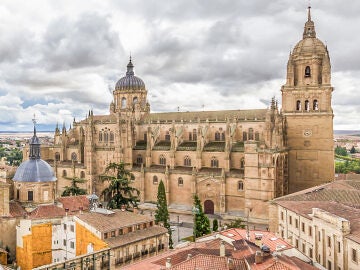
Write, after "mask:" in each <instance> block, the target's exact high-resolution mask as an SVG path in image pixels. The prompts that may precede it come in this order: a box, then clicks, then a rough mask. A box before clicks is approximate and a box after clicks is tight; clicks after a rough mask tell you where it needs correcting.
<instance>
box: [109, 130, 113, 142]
mask: <svg viewBox="0 0 360 270" xmlns="http://www.w3.org/2000/svg"><path fill="white" fill-rule="evenodd" d="M110 142H114V132H112V131H111V132H110Z"/></svg>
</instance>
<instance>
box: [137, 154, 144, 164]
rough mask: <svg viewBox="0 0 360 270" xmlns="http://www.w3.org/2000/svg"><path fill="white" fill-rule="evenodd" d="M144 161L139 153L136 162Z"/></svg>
mask: <svg viewBox="0 0 360 270" xmlns="http://www.w3.org/2000/svg"><path fill="white" fill-rule="evenodd" d="M142 163H143V158H142V155H137V157H136V164H138V165H141V164H142Z"/></svg>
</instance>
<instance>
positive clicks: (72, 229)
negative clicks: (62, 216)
mask: <svg viewBox="0 0 360 270" xmlns="http://www.w3.org/2000/svg"><path fill="white" fill-rule="evenodd" d="M70 231H72V232H74V231H75V226H74V225H72V224H71V225H70Z"/></svg>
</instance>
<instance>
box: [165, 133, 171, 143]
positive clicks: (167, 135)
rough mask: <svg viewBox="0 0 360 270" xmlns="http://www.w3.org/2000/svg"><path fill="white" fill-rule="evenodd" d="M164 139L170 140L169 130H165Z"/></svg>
mask: <svg viewBox="0 0 360 270" xmlns="http://www.w3.org/2000/svg"><path fill="white" fill-rule="evenodd" d="M165 141H170V132H169V131H166V134H165Z"/></svg>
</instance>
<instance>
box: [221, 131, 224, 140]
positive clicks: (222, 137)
mask: <svg viewBox="0 0 360 270" xmlns="http://www.w3.org/2000/svg"><path fill="white" fill-rule="evenodd" d="M221 140H222V141H225V132H222V133H221Z"/></svg>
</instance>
